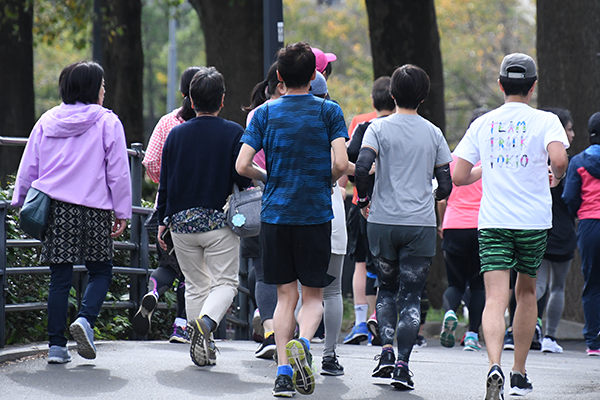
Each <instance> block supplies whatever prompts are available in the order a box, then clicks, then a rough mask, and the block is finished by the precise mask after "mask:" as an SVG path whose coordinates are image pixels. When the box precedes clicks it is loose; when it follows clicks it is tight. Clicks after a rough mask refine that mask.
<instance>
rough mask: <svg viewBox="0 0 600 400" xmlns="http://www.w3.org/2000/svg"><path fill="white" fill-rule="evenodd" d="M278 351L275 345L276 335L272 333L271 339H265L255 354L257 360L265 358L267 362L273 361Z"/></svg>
mask: <svg viewBox="0 0 600 400" xmlns="http://www.w3.org/2000/svg"><path fill="white" fill-rule="evenodd" d="M276 351H277V346H276V345H275V334H274V333H271V334H270V335H269V337H267V338H265V340H263V341H262V343H261V344H259V345H258V349H256V351H255V352H254V356H255V357H256V358H264V359H265V360H272V359H273V355H274V354H275V352H276Z"/></svg>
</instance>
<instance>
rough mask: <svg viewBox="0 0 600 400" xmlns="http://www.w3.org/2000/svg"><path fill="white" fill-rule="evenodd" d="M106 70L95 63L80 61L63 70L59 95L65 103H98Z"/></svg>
mask: <svg viewBox="0 0 600 400" xmlns="http://www.w3.org/2000/svg"><path fill="white" fill-rule="evenodd" d="M103 78H104V69H102V67H101V66H100V64H98V63H97V62H95V61H79V62H76V63H73V64H71V65H69V66H67V67H65V69H63V70H62V72H61V73H60V76H59V77H58V93H59V95H60V98H61V99H62V101H63V103H65V104H75V103H77V102H79V103H83V104H95V103H98V95H99V94H100V88H101V87H102V80H103Z"/></svg>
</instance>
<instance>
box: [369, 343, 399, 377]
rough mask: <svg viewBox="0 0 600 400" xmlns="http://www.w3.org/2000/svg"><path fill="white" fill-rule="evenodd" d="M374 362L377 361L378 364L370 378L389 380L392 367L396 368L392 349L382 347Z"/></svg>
mask: <svg viewBox="0 0 600 400" xmlns="http://www.w3.org/2000/svg"><path fill="white" fill-rule="evenodd" d="M375 360H376V361H377V360H379V363H378V364H377V366H376V367H375V369H374V370H373V374H372V375H371V376H372V377H373V378H391V377H392V372H393V371H394V367H395V366H396V365H395V362H396V356H395V355H394V349H393V348H391V347H384V348H383V349H382V350H381V354H378V355H376V356H375Z"/></svg>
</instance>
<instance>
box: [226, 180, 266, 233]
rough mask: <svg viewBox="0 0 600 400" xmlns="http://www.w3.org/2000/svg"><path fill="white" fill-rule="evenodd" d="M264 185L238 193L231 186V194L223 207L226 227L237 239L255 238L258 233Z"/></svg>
mask: <svg viewBox="0 0 600 400" xmlns="http://www.w3.org/2000/svg"><path fill="white" fill-rule="evenodd" d="M263 188H264V184H263V183H262V182H258V186H256V187H253V188H251V189H246V190H242V191H240V188H239V187H238V185H237V184H235V183H234V184H233V193H232V194H231V196H229V199H228V201H227V204H226V205H225V208H226V213H227V225H229V227H230V228H231V230H232V231H233V233H235V234H236V235H238V236H239V237H250V236H257V235H258V234H259V233H260V210H261V206H262V194H263Z"/></svg>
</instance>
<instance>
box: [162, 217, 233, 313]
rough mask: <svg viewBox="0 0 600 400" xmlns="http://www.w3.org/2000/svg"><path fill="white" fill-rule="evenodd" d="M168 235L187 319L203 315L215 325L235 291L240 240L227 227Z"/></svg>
mask: <svg viewBox="0 0 600 400" xmlns="http://www.w3.org/2000/svg"><path fill="white" fill-rule="evenodd" d="M172 236H173V245H174V247H175V253H176V254H177V259H178V261H179V266H180V268H181V272H182V273H183V275H184V276H185V307H186V313H187V318H188V320H190V321H191V320H193V319H195V318H199V317H201V316H203V315H207V316H208V317H210V318H211V319H212V320H213V321H215V322H216V323H217V324H219V322H221V319H223V317H224V316H225V313H226V312H227V310H228V309H229V306H231V303H232V302H233V298H234V297H235V295H236V294H237V288H238V274H239V269H240V263H239V248H240V239H239V238H238V237H237V236H236V235H235V234H234V233H233V231H232V230H231V228H229V227H228V226H226V227H224V228H221V229H215V230H213V231H209V232H203V233H172Z"/></svg>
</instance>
